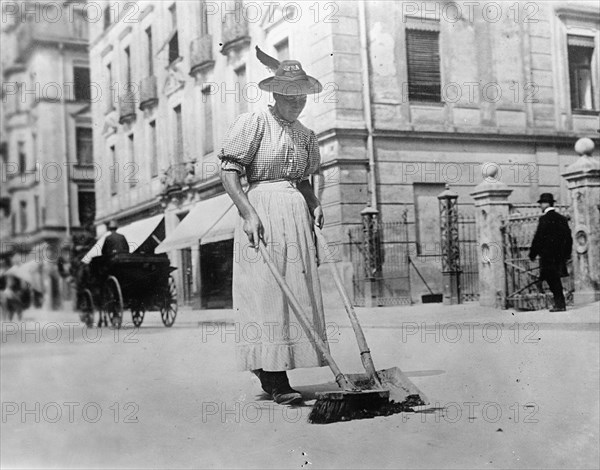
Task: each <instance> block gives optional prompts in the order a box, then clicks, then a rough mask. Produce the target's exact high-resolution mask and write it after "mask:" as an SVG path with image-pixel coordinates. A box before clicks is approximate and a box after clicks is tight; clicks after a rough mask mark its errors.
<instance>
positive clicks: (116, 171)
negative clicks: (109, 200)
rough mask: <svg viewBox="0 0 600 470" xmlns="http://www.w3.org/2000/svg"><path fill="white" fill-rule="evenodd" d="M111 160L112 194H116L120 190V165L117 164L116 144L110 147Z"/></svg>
mask: <svg viewBox="0 0 600 470" xmlns="http://www.w3.org/2000/svg"><path fill="white" fill-rule="evenodd" d="M110 161H111V163H112V165H111V167H110V194H111V196H114V195H115V194H117V192H118V190H119V186H118V182H119V167H118V166H117V151H116V149H115V146H114V145H113V146H111V147H110Z"/></svg>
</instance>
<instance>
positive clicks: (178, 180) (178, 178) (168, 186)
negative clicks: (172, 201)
mask: <svg viewBox="0 0 600 470" xmlns="http://www.w3.org/2000/svg"><path fill="white" fill-rule="evenodd" d="M195 164H196V161H195V160H191V161H188V162H180V163H173V164H171V165H170V166H169V167H168V168H167V169H166V170H165V171H164V172H163V173H162V175H161V176H160V182H161V183H162V185H163V194H168V193H171V192H175V191H180V190H182V189H184V188H185V187H186V186H189V185H191V184H192V183H194V181H196V166H195Z"/></svg>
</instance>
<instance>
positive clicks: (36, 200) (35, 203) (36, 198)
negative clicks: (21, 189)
mask: <svg viewBox="0 0 600 470" xmlns="http://www.w3.org/2000/svg"><path fill="white" fill-rule="evenodd" d="M33 211H34V213H33V215H34V217H35V229H36V230H37V229H39V228H40V197H39V196H38V195H37V194H35V195H34V196H33Z"/></svg>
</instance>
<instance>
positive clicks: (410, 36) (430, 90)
mask: <svg viewBox="0 0 600 470" xmlns="http://www.w3.org/2000/svg"><path fill="white" fill-rule="evenodd" d="M406 52H407V54H406V55H407V60H408V64H407V66H408V97H409V99H410V100H411V101H413V100H415V101H433V102H440V101H441V75H440V47H439V32H437V31H423V30H414V29H407V30H406Z"/></svg>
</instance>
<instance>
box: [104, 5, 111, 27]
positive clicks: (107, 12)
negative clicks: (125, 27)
mask: <svg viewBox="0 0 600 470" xmlns="http://www.w3.org/2000/svg"><path fill="white" fill-rule="evenodd" d="M110 9H111V4H110V3H109V4H108V5H107V6H106V7H105V8H104V29H108V28H110V25H111V24H112V21H111V17H110Z"/></svg>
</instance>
